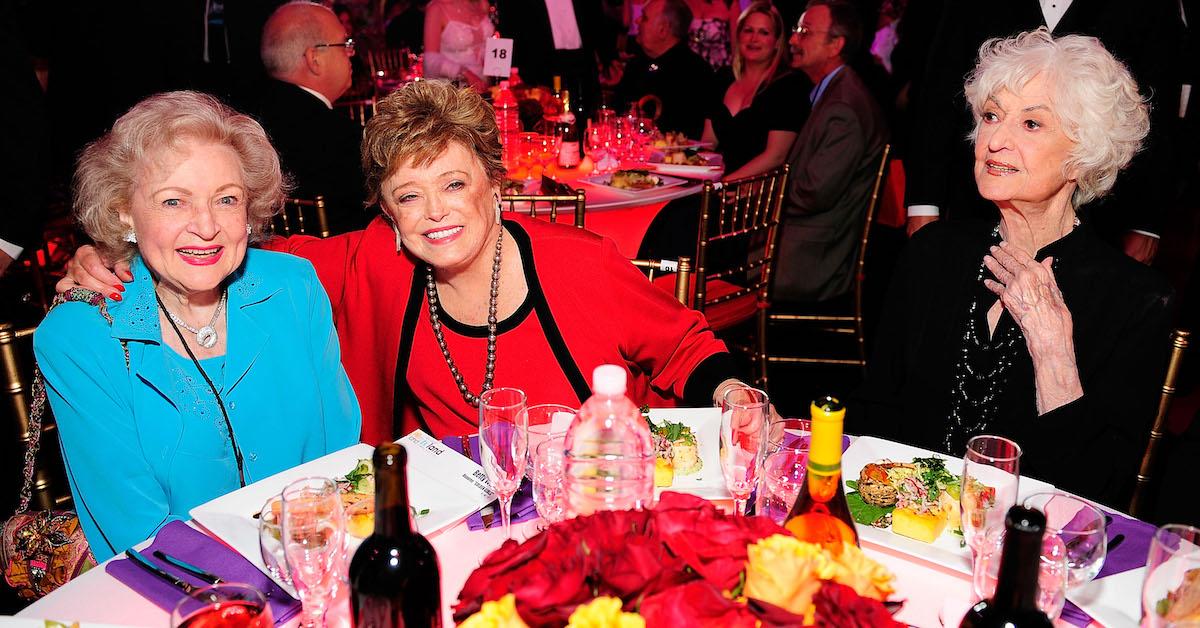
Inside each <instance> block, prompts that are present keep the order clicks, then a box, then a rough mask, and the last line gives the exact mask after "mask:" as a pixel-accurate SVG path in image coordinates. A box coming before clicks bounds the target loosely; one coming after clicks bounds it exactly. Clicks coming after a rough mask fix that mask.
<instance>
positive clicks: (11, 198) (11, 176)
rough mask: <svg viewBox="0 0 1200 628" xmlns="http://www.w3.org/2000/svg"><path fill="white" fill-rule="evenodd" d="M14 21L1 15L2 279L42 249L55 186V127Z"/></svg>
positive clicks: (0, 265)
mask: <svg viewBox="0 0 1200 628" xmlns="http://www.w3.org/2000/svg"><path fill="white" fill-rule="evenodd" d="M14 27H15V22H14V21H12V18H11V16H10V15H7V14H6V13H5V12H3V11H0V85H5V86H6V89H5V108H6V109H7V113H6V114H5V115H4V116H0V137H3V138H4V150H3V151H0V153H2V156H0V186H2V187H3V188H4V189H5V190H7V191H8V194H7V196H8V198H7V199H6V201H5V205H6V211H4V212H3V216H2V217H0V276H3V275H4V273H5V271H6V270H7V269H8V267H9V266H10V265H11V264H12V263H13V262H15V261H16V259H17V258H18V257H20V256H21V254H22V253H23V252H26V251H34V250H35V249H36V248H37V247H38V245H40V243H41V239H42V223H44V222H45V220H46V213H47V201H48V198H47V197H48V194H49V185H50V142H49V139H50V122H49V120H48V119H47V116H46V98H45V94H44V92H43V91H42V86H41V84H40V83H38V78H37V75H36V74H35V73H34V69H33V62H32V59H31V57H30V55H29V51H28V49H27V48H26V47H25V43H24V41H23V38H22V37H21V36H20V33H19V32H18V31H17V29H16V28H14Z"/></svg>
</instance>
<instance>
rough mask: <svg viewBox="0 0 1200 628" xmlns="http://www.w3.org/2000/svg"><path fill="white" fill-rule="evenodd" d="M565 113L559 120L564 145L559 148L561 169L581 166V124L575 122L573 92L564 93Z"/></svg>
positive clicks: (559, 130)
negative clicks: (572, 103)
mask: <svg viewBox="0 0 1200 628" xmlns="http://www.w3.org/2000/svg"><path fill="white" fill-rule="evenodd" d="M562 99H563V111H562V115H561V116H559V118H558V120H559V122H558V132H559V135H561V136H562V143H561V144H560V145H559V147H558V165H559V167H560V168H574V167H575V166H578V165H579V124H578V123H577V122H576V120H575V110H574V109H572V108H571V92H569V91H568V90H565V89H564V90H563V91H562Z"/></svg>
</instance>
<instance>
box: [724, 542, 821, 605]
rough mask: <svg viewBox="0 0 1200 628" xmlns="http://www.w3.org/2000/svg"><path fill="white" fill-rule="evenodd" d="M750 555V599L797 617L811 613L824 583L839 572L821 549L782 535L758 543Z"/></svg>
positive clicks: (748, 594)
mask: <svg viewBox="0 0 1200 628" xmlns="http://www.w3.org/2000/svg"><path fill="white" fill-rule="evenodd" d="M746 553H747V556H748V559H749V560H748V561H747V564H746V586H745V588H744V589H743V591H744V592H745V594H746V596H747V597H752V598H754V599H756V600H762V601H764V602H767V603H769V604H774V605H775V606H778V607H780V608H783V609H786V610H788V611H790V612H792V613H795V614H797V615H809V614H810V613H811V611H812V598H813V596H814V595H816V593H817V590H818V589H820V588H821V581H822V580H830V579H832V578H833V577H834V575H835V574H836V572H837V564H836V563H834V562H833V560H831V559H830V557H829V554H828V553H827V552H825V551H824V550H823V549H821V546H819V545H814V544H812V543H803V542H801V541H798V540H796V538H795V537H791V536H784V535H782V534H776V535H774V536H770V537H767V538H765V539H762V540H760V541H758V542H757V543H755V544H753V545H751V546H749V547H747V548H746Z"/></svg>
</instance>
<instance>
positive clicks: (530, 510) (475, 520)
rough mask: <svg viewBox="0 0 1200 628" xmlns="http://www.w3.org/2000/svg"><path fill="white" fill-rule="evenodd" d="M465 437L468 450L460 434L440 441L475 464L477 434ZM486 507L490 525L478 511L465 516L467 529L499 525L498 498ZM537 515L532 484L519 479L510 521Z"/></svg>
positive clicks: (477, 447)
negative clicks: (468, 446)
mask: <svg viewBox="0 0 1200 628" xmlns="http://www.w3.org/2000/svg"><path fill="white" fill-rule="evenodd" d="M466 438H467V442H468V443H469V444H470V451H463V437H462V436H447V437H445V438H443V439H442V443H443V444H444V445H446V446H447V447H449V448H451V449H453V450H454V451H457V452H461V453H462V454H464V455H466V456H467V457H468V458H470V459H471V460H474V461H475V464H479V463H480V457H479V435H478V434H472V435H471V436H468V437H466ZM488 507H490V508H491V509H492V511H493V514H492V515H489V517H490V518H489V522H490V524H491V525H485V524H484V522H483V515H481V514H479V512H474V513H472V514H471V516H470V517H467V527H468V528H469V529H471V530H484V529H487V528H490V527H497V526H499V525H501V520H500V500H496V501H494V502H492V503H491V505H490V506H488ZM537 516H538V513H537V507H536V506H534V504H533V485H532V484H530V482H529V480H528V479H523V480H521V486H520V488H518V489H517V492H516V493H515V494H514V495H513V499H512V522H513V523H519V522H521V521H528V520H530V519H536V518H537Z"/></svg>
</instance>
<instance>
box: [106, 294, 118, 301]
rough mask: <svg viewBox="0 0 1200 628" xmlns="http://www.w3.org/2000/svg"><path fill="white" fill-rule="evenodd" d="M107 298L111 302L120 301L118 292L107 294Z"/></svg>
mask: <svg viewBox="0 0 1200 628" xmlns="http://www.w3.org/2000/svg"><path fill="white" fill-rule="evenodd" d="M108 298H110V299H112V300H113V301H120V300H121V293H119V292H113V293H112V294H109V295H108Z"/></svg>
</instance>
